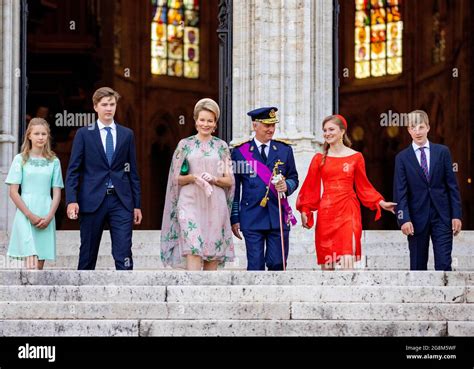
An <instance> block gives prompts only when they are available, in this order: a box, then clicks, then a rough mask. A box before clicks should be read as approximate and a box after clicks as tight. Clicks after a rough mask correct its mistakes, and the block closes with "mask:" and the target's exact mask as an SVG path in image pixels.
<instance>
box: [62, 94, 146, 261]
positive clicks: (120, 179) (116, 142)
mask: <svg viewBox="0 0 474 369" xmlns="http://www.w3.org/2000/svg"><path fill="white" fill-rule="evenodd" d="M119 98H120V95H119V94H118V93H117V92H116V91H114V90H112V89H111V88H109V87H102V88H99V89H98V90H97V91H96V92H95V93H94V95H93V97H92V101H93V103H94V110H95V111H96V112H97V115H98V119H97V122H96V124H94V126H92V127H83V128H80V129H79V130H78V131H77V133H76V136H75V137H74V143H73V146H72V153H71V158H70V159H69V167H68V170H67V176H66V203H67V214H68V217H69V218H70V219H77V218H78V217H79V221H80V228H81V249H80V253H79V265H78V269H79V270H93V269H95V265H96V262H97V255H98V252H99V245H100V240H101V238H102V232H103V230H104V225H105V223H106V222H107V223H108V224H109V227H110V236H111V239H112V255H113V257H114V260H115V268H116V269H117V270H132V269H133V259H132V228H133V224H140V223H141V220H142V213H141V210H140V179H139V177H138V171H137V161H136V153H135V139H134V135H133V131H132V130H131V129H129V128H126V127H124V126H121V125H119V124H117V123H116V122H115V121H114V115H115V110H116V107H117V102H118V100H119Z"/></svg>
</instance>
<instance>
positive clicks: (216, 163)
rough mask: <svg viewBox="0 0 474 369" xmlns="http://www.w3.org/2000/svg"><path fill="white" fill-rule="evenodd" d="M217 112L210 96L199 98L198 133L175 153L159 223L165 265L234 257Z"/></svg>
mask: <svg viewBox="0 0 474 369" xmlns="http://www.w3.org/2000/svg"><path fill="white" fill-rule="evenodd" d="M219 115H220V110H219V106H218V105H217V103H216V102H215V101H214V100H212V99H202V100H199V101H198V102H197V104H196V106H195V107H194V120H195V121H196V129H197V131H198V133H197V134H196V135H195V136H191V137H188V138H184V139H182V140H181V141H180V142H179V143H178V146H177V148H176V150H175V152H174V154H173V159H172V162H171V168H170V172H169V177H168V186H167V190H166V200H165V208H164V212H163V224H162V227H161V259H162V261H163V264H164V265H171V266H173V267H186V269H188V270H201V268H203V269H204V270H216V269H217V266H218V265H219V264H221V265H222V264H224V263H225V262H226V261H232V260H233V258H234V245H233V242H232V230H231V226H230V210H231V205H232V200H233V199H232V197H233V194H234V176H233V174H232V164H231V159H230V152H229V147H228V146H227V144H226V143H225V142H224V141H222V140H221V139H219V138H217V137H214V136H213V135H212V133H213V132H214V131H215V129H216V126H217V121H218V119H219Z"/></svg>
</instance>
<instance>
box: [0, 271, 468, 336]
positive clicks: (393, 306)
mask: <svg viewBox="0 0 474 369" xmlns="http://www.w3.org/2000/svg"><path fill="white" fill-rule="evenodd" d="M0 281H1V282H0V336H12V335H14V336H472V335H474V273H473V272H448V273H445V272H433V271H428V272H407V271H335V272H321V271H287V272H246V271H219V272H185V271H168V270H161V271H133V272H116V271H107V270H102V271H80V272H79V271H72V270H46V271H21V270H1V271H0Z"/></svg>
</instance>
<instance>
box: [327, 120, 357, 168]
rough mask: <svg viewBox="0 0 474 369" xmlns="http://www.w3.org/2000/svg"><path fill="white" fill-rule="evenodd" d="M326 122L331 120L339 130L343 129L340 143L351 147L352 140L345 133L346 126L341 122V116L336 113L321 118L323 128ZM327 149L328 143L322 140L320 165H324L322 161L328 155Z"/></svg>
mask: <svg viewBox="0 0 474 369" xmlns="http://www.w3.org/2000/svg"><path fill="white" fill-rule="evenodd" d="M327 122H332V123H334V124H336V125H337V126H338V127H339V128H340V129H341V130H344V135H343V136H342V143H343V144H344V145H345V146H347V147H351V146H352V142H351V140H350V138H349V136H348V135H347V128H346V126H345V125H344V123H343V122H342V120H341V118H339V116H338V115H337V114H335V115H330V116H328V117H326V118H324V120H323V129H324V125H325V124H326V123H327ZM328 151H329V144H328V143H327V142H326V141H324V145H323V160H321V165H324V163H325V162H326V157H327V156H328Z"/></svg>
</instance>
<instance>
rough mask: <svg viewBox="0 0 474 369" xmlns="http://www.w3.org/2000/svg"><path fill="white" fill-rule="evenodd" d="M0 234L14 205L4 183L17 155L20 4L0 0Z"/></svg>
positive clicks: (13, 210) (10, 219) (6, 225)
mask: <svg viewBox="0 0 474 369" xmlns="http://www.w3.org/2000/svg"><path fill="white" fill-rule="evenodd" d="M0 20H1V23H0V27H1V28H0V232H1V231H6V230H8V229H9V228H10V225H11V221H12V220H13V215H14V213H15V206H14V205H13V204H12V202H11V201H10V199H9V196H8V187H7V186H6V185H5V184H4V182H5V179H6V176H7V174H8V169H9V168H10V164H11V162H12V159H13V157H14V156H15V155H16V153H17V152H18V116H19V96H20V93H19V91H20V84H19V81H20V78H19V75H20V68H19V66H20V1H17V0H0Z"/></svg>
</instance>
